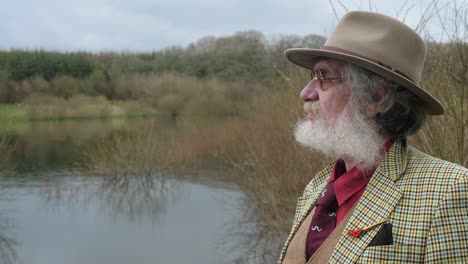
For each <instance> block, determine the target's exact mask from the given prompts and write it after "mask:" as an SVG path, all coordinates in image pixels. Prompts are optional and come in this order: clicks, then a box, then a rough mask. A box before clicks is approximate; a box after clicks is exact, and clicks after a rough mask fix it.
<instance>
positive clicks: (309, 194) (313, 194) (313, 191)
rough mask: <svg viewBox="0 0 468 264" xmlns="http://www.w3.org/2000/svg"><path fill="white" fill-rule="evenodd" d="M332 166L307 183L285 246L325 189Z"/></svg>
mask: <svg viewBox="0 0 468 264" xmlns="http://www.w3.org/2000/svg"><path fill="white" fill-rule="evenodd" d="M332 168H333V165H329V166H327V167H326V168H325V169H323V170H322V171H320V172H319V173H318V174H316V175H315V177H314V178H313V179H312V180H311V181H310V182H309V184H307V187H306V189H305V190H304V194H303V195H302V196H301V197H300V198H299V199H298V201H297V207H296V213H295V215H294V222H293V226H292V230H291V233H290V234H289V238H288V240H287V244H286V245H285V248H287V247H288V246H289V242H290V241H291V239H292V238H293V236H294V235H295V234H296V232H297V230H298V229H299V227H300V226H301V224H302V222H304V220H305V219H306V217H307V215H308V214H309V212H310V211H311V210H312V208H313V207H314V205H315V203H316V202H317V199H318V197H319V196H320V195H321V193H322V191H323V190H324V189H325V186H326V184H327V179H328V177H329V176H330V173H331V170H332Z"/></svg>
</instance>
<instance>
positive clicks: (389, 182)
mask: <svg viewBox="0 0 468 264" xmlns="http://www.w3.org/2000/svg"><path fill="white" fill-rule="evenodd" d="M406 165H407V146H406V141H404V140H403V141H396V142H395V143H394V144H393V146H392V147H391V148H390V150H389V151H388V152H387V153H386V154H385V156H384V158H383V159H382V161H381V162H380V164H379V166H378V167H377V169H376V170H375V172H374V174H373V175H372V178H371V179H370V181H369V184H368V185H367V188H366V190H365V192H364V193H363V195H362V196H361V199H360V200H359V201H358V203H357V205H356V207H355V209H354V211H353V215H352V216H351V218H350V219H349V221H348V223H347V225H346V227H345V230H344V232H343V233H342V235H341V238H340V240H339V241H338V244H337V245H336V247H335V251H334V253H333V255H332V257H331V259H330V261H331V262H335V261H336V262H337V263H345V262H346V263H348V262H353V263H354V262H356V261H357V260H358V258H359V256H360V255H361V254H362V252H363V251H364V250H365V248H366V247H367V245H368V244H369V243H370V242H371V241H372V239H373V238H374V236H375V235H376V234H377V232H378V230H379V227H376V228H373V229H371V230H369V231H368V232H365V233H363V235H361V236H360V237H358V238H356V237H353V236H351V235H349V234H348V231H349V230H352V229H356V228H363V227H366V226H371V225H373V224H377V223H379V222H382V221H384V220H388V219H389V217H390V214H391V212H392V211H393V210H394V208H395V206H396V204H397V203H398V201H399V200H400V198H401V192H400V191H399V189H398V188H397V186H396V185H395V181H397V180H398V179H399V178H400V176H401V175H402V173H403V172H404V171H405V168H406Z"/></svg>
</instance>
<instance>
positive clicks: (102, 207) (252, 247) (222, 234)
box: [0, 119, 281, 264]
mask: <svg viewBox="0 0 468 264" xmlns="http://www.w3.org/2000/svg"><path fill="white" fill-rule="evenodd" d="M148 122H149V120H138V119H136V120H113V121H103V120H88V121H83V120H81V121H61V122H36V123H28V122H24V123H20V124H5V125H4V127H3V130H2V131H1V135H0V136H1V138H2V139H1V142H0V150H1V151H2V153H4V158H3V160H2V162H1V163H0V165H1V166H2V167H1V169H2V170H1V173H0V208H1V213H0V263H5V264H9V263H35V264H42V263H44V264H45V263H47V264H53V263H70V264H73V263H100V264H105V263H113V264H119V263H170V264H177V263H208V264H209V263H249V262H252V263H258V262H255V261H258V260H259V258H258V256H260V259H262V260H263V261H266V259H271V258H274V257H276V256H274V257H272V256H271V253H265V252H268V249H266V248H264V249H260V248H258V244H259V243H255V240H256V238H255V236H257V234H259V233H260V232H259V230H260V229H262V228H263V227H262V224H261V223H258V221H257V220H256V219H255V216H252V214H253V213H252V212H253V209H252V206H251V203H250V202H249V200H248V198H247V197H246V195H244V193H243V192H242V190H240V189H239V188H238V186H237V185H236V184H235V182H233V181H232V179H227V178H225V177H224V176H223V175H222V174H223V172H222V171H220V170H209V169H207V170H198V171H195V172H190V173H189V172H184V173H177V174H174V173H171V172H169V171H168V170H165V169H161V170H159V169H157V168H153V169H151V170H144V171H143V170H142V171H138V172H135V171H132V173H127V172H125V171H123V172H122V171H120V173H119V174H118V175H117V174H115V175H114V174H112V173H110V174H109V173H107V174H103V173H101V172H100V171H98V170H95V169H90V167H92V166H89V165H90V164H88V163H89V159H87V156H88V154H89V153H90V152H92V151H93V149H95V148H96V144H99V142H100V141H101V140H103V139H105V138H106V137H109V135H112V134H113V133H115V131H119V130H126V131H127V132H126V133H131V131H132V130H139V129H141V126H142V124H147V123H148ZM168 133H170V131H169V132H168ZM101 169H102V167H101ZM109 169H111V170H110V171H113V170H112V169H113V168H109ZM252 241H254V243H252ZM280 242H281V241H280ZM260 244H261V243H260ZM276 247H277V245H276ZM268 254H270V255H269V256H267V255H268Z"/></svg>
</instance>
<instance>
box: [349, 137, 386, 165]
mask: <svg viewBox="0 0 468 264" xmlns="http://www.w3.org/2000/svg"><path fill="white" fill-rule="evenodd" d="M383 142H384V143H383V145H382V146H381V149H380V150H381V153H380V155H378V156H377V157H376V158H375V162H374V164H373V165H371V166H370V167H374V169H375V167H377V165H378V164H379V163H380V161H381V160H382V158H383V157H384V156H385V153H386V152H387V151H388V150H389V149H390V146H391V145H392V144H393V142H394V140H390V138H389V137H385V138H384V140H383ZM387 145H388V146H387ZM341 159H342V160H343V161H344V163H345V166H346V171H349V170H351V169H352V168H354V167H355V166H357V165H359V162H356V161H354V160H353V159H352V158H341ZM362 169H367V168H362Z"/></svg>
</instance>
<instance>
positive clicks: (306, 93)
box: [299, 80, 319, 101]
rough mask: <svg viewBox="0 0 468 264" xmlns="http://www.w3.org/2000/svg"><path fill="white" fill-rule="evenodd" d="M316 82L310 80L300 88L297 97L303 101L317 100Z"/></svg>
mask: <svg viewBox="0 0 468 264" xmlns="http://www.w3.org/2000/svg"><path fill="white" fill-rule="evenodd" d="M318 85H319V84H318V82H317V81H315V80H310V81H309V83H308V84H307V85H306V86H305V87H304V89H302V91H301V93H300V94H299V97H300V98H301V99H302V100H303V101H317V100H318V92H317V89H318Z"/></svg>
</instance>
